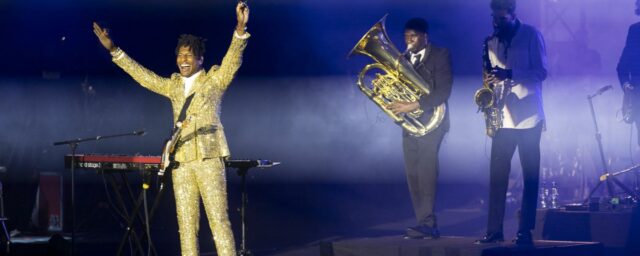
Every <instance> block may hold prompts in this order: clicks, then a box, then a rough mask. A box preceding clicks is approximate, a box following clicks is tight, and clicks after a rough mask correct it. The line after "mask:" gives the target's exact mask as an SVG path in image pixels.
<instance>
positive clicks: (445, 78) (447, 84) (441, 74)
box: [404, 45, 453, 136]
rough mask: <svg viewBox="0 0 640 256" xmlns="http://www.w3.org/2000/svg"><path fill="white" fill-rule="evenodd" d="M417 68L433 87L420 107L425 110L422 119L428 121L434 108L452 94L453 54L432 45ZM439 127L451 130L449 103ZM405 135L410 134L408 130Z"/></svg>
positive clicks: (421, 99) (407, 56)
mask: <svg viewBox="0 0 640 256" xmlns="http://www.w3.org/2000/svg"><path fill="white" fill-rule="evenodd" d="M405 57H406V58H407V59H409V60H410V59H411V58H410V57H411V56H410V55H409V54H407V55H406V56H405ZM415 69H416V71H417V72H418V74H420V76H422V78H423V79H424V80H425V81H426V82H427V83H428V84H429V86H430V88H431V93H430V94H429V95H423V96H422V97H421V98H420V107H421V108H422V109H423V110H424V114H423V115H422V116H421V117H420V120H421V121H423V122H427V121H428V120H429V119H430V118H431V116H432V115H433V109H434V108H435V107H437V106H439V105H441V104H442V103H447V100H448V99H449V96H450V95H451V85H452V84H453V76H452V74H451V55H450V54H449V50H448V49H446V48H441V47H437V46H434V45H431V52H430V53H429V55H428V56H426V58H422V60H421V62H420V64H418V66H416V67H415ZM438 129H443V130H444V131H445V132H446V131H449V106H448V105H447V111H446V113H445V117H444V120H442V124H440V127H438ZM404 135H405V136H410V135H409V134H408V133H407V132H406V131H405V132H404Z"/></svg>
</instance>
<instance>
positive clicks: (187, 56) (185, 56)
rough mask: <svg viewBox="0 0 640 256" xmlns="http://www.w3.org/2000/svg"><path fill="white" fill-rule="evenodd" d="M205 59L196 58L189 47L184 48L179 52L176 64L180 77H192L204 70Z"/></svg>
mask: <svg viewBox="0 0 640 256" xmlns="http://www.w3.org/2000/svg"><path fill="white" fill-rule="evenodd" d="M202 61H203V58H202V57H201V56H200V57H198V56H195V55H194V54H193V51H191V48H190V47H189V46H182V47H180V49H179V50H178V56H177V57H176V64H177V65H178V70H180V75H182V76H183V77H190V76H192V75H193V74H195V73H196V72H198V71H200V69H202Z"/></svg>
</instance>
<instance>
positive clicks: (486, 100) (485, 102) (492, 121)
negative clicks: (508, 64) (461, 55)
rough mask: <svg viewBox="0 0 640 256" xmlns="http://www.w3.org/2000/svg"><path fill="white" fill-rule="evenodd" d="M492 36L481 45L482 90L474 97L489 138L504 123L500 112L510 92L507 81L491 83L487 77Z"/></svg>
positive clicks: (489, 71) (489, 67) (489, 70)
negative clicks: (482, 114) (482, 116)
mask: <svg viewBox="0 0 640 256" xmlns="http://www.w3.org/2000/svg"><path fill="white" fill-rule="evenodd" d="M493 38H494V36H489V37H487V39H485V40H484V44H483V45H482V48H483V52H482V88H480V89H478V90H477V91H476V94H475V96H474V99H475V102H476V104H477V105H478V111H482V113H484V120H485V125H486V129H487V135H488V136H489V137H492V138H493V136H495V134H496V132H497V131H498V129H500V128H502V125H503V121H504V113H503V111H502V109H503V107H504V104H505V98H506V96H507V94H508V93H509V92H510V91H511V88H510V86H509V81H505V82H504V83H495V84H494V83H491V82H489V79H488V77H489V76H490V75H491V74H490V73H491V70H492V69H493V66H492V65H491V60H490V59H489V46H488V44H489V41H490V40H491V39H493Z"/></svg>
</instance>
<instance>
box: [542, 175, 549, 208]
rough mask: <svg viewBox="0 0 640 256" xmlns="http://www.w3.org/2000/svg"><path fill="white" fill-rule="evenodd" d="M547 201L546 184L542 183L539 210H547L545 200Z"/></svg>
mask: <svg viewBox="0 0 640 256" xmlns="http://www.w3.org/2000/svg"><path fill="white" fill-rule="evenodd" d="M548 199H549V189H548V188H547V184H546V183H545V182H544V181H543V182H542V184H541V185H540V208H542V209H547V208H549V205H548V204H547V200H548Z"/></svg>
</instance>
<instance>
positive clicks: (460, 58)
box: [0, 0, 637, 254]
mask: <svg viewBox="0 0 640 256" xmlns="http://www.w3.org/2000/svg"><path fill="white" fill-rule="evenodd" d="M633 3H634V1H631V0H625V1H622V0H621V1H615V2H611V1H606V0H572V1H551V0H540V1H524V0H522V1H519V5H518V9H517V14H518V15H519V17H520V18H521V19H522V20H523V21H524V22H526V23H530V24H533V25H535V26H536V27H538V28H539V29H540V30H541V31H542V33H543V35H544V37H545V41H546V43H547V54H548V60H549V74H550V75H549V78H548V79H547V81H546V82H545V85H544V98H545V110H546V112H547V119H548V121H547V124H548V127H547V128H548V129H547V131H546V132H545V133H544V134H543V139H542V154H543V160H542V166H543V168H542V178H543V180H544V181H545V182H547V183H550V182H552V181H553V182H557V183H558V184H559V186H560V187H561V189H562V190H561V199H562V200H563V202H576V201H579V200H580V199H581V198H583V197H585V196H586V195H585V193H587V192H588V191H589V190H590V188H592V187H593V185H594V183H595V181H596V180H597V178H596V177H597V176H596V175H597V174H598V173H600V172H601V171H600V170H601V166H599V162H596V161H595V160H592V159H596V158H595V157H594V156H596V155H595V154H596V153H597V151H595V150H596V148H595V143H594V142H595V141H594V140H593V132H594V131H593V128H592V123H591V122H592V121H591V119H590V116H589V112H588V109H587V106H588V105H587V104H586V100H585V96H586V95H588V94H590V93H593V92H594V91H596V90H597V89H598V88H600V87H602V86H604V85H607V84H613V85H616V86H615V90H614V91H612V92H607V94H604V95H602V96H601V97H600V98H598V99H596V101H595V104H596V109H597V117H598V121H599V122H600V125H601V127H600V128H601V131H602V134H603V142H604V146H605V153H606V156H607V160H608V163H609V165H610V166H609V168H611V169H616V168H621V167H624V166H627V165H629V164H631V163H633V161H634V159H633V156H634V155H637V148H636V147H635V145H634V144H633V143H631V142H632V141H634V140H635V136H636V135H635V134H631V129H630V127H629V126H627V125H625V124H623V123H621V122H619V121H618V120H619V115H618V110H619V106H620V99H621V97H622V93H621V91H620V90H619V89H618V87H617V80H616V77H615V65H616V64H617V60H618V58H619V55H620V52H621V51H622V47H623V45H624V40H625V36H626V30H627V28H628V26H629V25H630V24H632V23H633V22H635V21H636V20H637V18H636V17H635V16H634V15H633V11H632V10H633ZM249 5H250V7H251V16H250V21H249V25H248V31H249V32H250V33H251V35H252V36H251V39H250V42H249V46H248V47H247V49H246V51H245V57H244V62H243V65H242V67H241V69H240V71H239V73H238V76H237V78H236V80H235V81H234V83H233V84H232V86H231V87H230V89H229V91H228V92H227V94H226V96H225V100H224V102H223V104H222V109H223V110H222V121H223V124H224V125H225V130H226V133H227V137H228V141H229V145H230V148H231V152H232V157H233V158H237V159H242V158H248V159H256V158H263V159H272V160H275V161H281V162H282V165H280V166H278V167H275V168H271V169H267V170H252V172H251V173H250V178H249V181H248V182H249V187H248V188H249V193H250V198H251V201H250V210H249V221H250V226H249V227H250V232H249V241H250V245H252V246H253V247H254V248H256V249H259V250H263V251H273V250H278V249H283V248H288V247H292V246H302V245H304V244H306V243H312V242H313V241H318V240H320V239H332V238H336V237H341V236H355V235H374V234H396V233H400V232H401V231H402V228H404V226H407V225H411V224H412V218H413V217H412V210H411V205H410V200H409V195H408V193H407V189H406V184H405V180H404V179H405V178H404V172H403V163H402V154H401V146H400V142H401V138H400V129H399V128H398V127H396V126H395V125H394V124H393V123H391V122H390V121H389V120H388V118H387V117H386V116H384V114H383V113H381V111H379V109H378V108H377V107H375V106H374V105H373V104H372V103H371V102H370V101H369V100H367V99H366V97H364V96H363V95H362V94H361V93H360V92H359V91H358V89H357V88H356V86H355V79H356V78H355V76H356V74H357V73H358V72H359V70H360V69H361V67H362V66H363V65H364V64H365V63H368V62H369V60H368V59H367V58H365V57H362V56H354V57H352V58H351V59H347V58H346V56H347V54H348V53H349V51H350V50H351V49H352V47H353V46H354V45H355V43H356V42H357V40H359V39H360V37H361V36H362V35H363V34H364V33H365V32H366V31H367V29H368V28H369V27H370V26H372V25H373V24H374V23H375V22H376V21H378V20H379V19H380V18H381V17H382V16H383V15H384V14H387V13H388V14H389V16H388V19H387V24H386V25H387V30H388V33H389V36H390V37H391V40H392V41H393V42H395V44H396V46H397V47H398V48H399V49H404V44H403V41H402V28H403V24H404V22H405V21H406V20H407V19H408V18H410V17H415V16H420V17H424V18H426V19H427V20H428V21H429V23H430V25H431V30H430V38H431V39H432V40H433V41H434V43H436V44H438V45H440V46H444V47H447V48H449V49H450V50H451V53H452V59H453V71H454V76H455V82H454V90H453V92H452V95H451V99H450V101H449V103H450V106H451V120H452V129H451V131H450V133H449V134H448V135H447V137H446V139H445V142H444V144H443V147H442V150H441V166H442V168H441V169H442V170H441V175H440V181H441V187H440V188H441V189H440V193H439V201H438V207H439V211H440V212H441V213H442V214H441V216H442V215H444V216H443V217H442V218H443V220H442V221H443V222H444V223H446V224H445V226H444V227H443V230H442V232H443V233H444V234H445V235H480V234H481V233H482V231H483V228H484V223H485V216H484V213H485V211H484V207H485V200H486V193H487V191H488V188H487V187H486V186H487V183H488V161H487V157H488V149H489V148H490V141H489V140H487V138H486V136H485V135H484V128H483V127H484V121H483V119H482V117H481V116H480V114H477V113H475V110H476V108H475V105H474V103H473V93H474V92H475V90H476V89H477V88H479V87H480V86H481V80H480V75H481V69H480V68H481V66H480V61H481V60H480V55H481V42H482V40H483V39H484V37H486V36H487V35H488V34H489V33H491V26H490V19H489V18H490V17H489V14H490V11H489V7H488V1H467V0H452V1H451V0H448V1H445V0H427V1H416V0H407V1H383V0H375V1H371V0H369V1H365V0H355V1H337V0H335V1H334V0H330V1H312V0H302V1H289V0H270V1H255V2H254V1H249ZM234 7H235V1H203V0H186V1H175V0H163V1H147V0H144V1H124V0H116V1H96V0H89V1H79V0H62V1H34V0H26V1H11V0H4V1H0V34H1V35H2V36H1V37H0V49H1V50H0V60H2V61H0V128H1V129H2V131H3V132H2V135H0V166H6V167H7V172H6V173H4V174H2V175H3V176H2V177H0V178H3V182H5V184H6V185H5V195H4V196H5V199H6V201H7V212H8V214H9V217H10V218H11V221H10V222H9V224H10V225H11V228H12V229H13V228H17V229H20V230H29V229H33V227H32V226H33V223H31V224H30V222H33V221H30V218H31V217H30V216H31V212H32V209H33V205H34V203H35V195H36V192H35V189H36V187H37V181H38V175H39V174H40V173H43V172H46V173H57V174H60V175H63V176H64V177H65V188H66V189H67V190H65V199H66V200H65V203H66V207H65V211H66V214H65V218H66V219H67V221H68V218H69V216H70V214H69V212H70V207H69V193H68V188H69V182H68V181H69V180H68V178H69V173H68V171H66V170H64V169H63V161H62V158H63V156H64V155H65V154H67V153H68V152H69V149H68V148H66V147H54V146H52V143H53V142H54V141H58V140H65V139H72V138H79V137H90V136H96V135H106V134H114V133H124V132H130V131H133V130H138V129H145V130H146V131H147V135H146V136H143V137H129V138H120V139H112V140H104V141H100V142H90V143H86V144H82V145H80V147H79V152H80V153H100V154H127V155H131V154H142V155H159V154H160V149H161V147H162V143H163V141H164V139H165V138H167V137H168V136H169V131H170V128H171V125H172V124H171V113H170V106H169V102H168V101H166V100H165V99H164V98H163V97H161V96H158V95H155V94H153V93H152V92H150V91H147V90H145V89H144V88H141V87H139V86H138V85H137V84H136V83H135V82H134V81H133V80H132V79H131V78H130V77H128V75H126V74H125V73H124V72H122V71H121V70H120V69H119V68H118V67H117V66H115V65H114V64H113V63H112V62H111V60H110V56H109V54H108V53H107V52H106V51H105V50H104V49H103V48H102V46H100V44H99V42H98V41H97V39H96V38H95V35H94V34H93V32H92V26H91V23H92V22H93V21H97V22H99V23H100V24H101V25H103V26H105V27H108V28H109V29H110V31H111V35H112V37H113V39H114V41H115V43H116V44H117V45H118V46H120V47H121V48H122V49H123V50H125V51H126V52H127V53H128V54H129V55H130V56H132V57H133V58H134V59H136V60H137V61H138V62H140V63H141V64H143V65H144V66H146V67H147V68H149V69H151V70H154V71H155V72H156V73H158V74H159V75H163V76H169V75H170V74H171V73H173V72H176V67H175V54H174V49H175V44H176V42H177V38H178V36H179V35H180V34H182V33H193V34H196V35H199V36H202V37H205V38H207V39H208V41H207V53H206V54H205V65H206V66H210V65H213V64H218V63H219V62H220V59H221V58H222V56H223V55H224V53H225V52H226V49H227V47H228V44H229V42H230V39H231V36H232V32H233V28H234V27H235V17H234V15H235V14H234ZM517 161H518V159H517V157H516V158H515V159H514V168H513V175H512V176H513V179H512V190H511V191H512V193H513V194H512V195H511V198H512V199H513V200H512V201H511V202H512V203H513V204H511V206H510V207H511V208H517V206H518V205H519V197H518V193H519V192H518V191H519V186H520V185H519V183H520V177H519V175H520V174H519V172H520V168H519V164H517V163H518V162H517ZM130 176H131V178H132V181H133V183H134V184H137V183H135V182H136V179H135V178H134V176H135V175H134V174H131V175H130ZM228 176H229V184H230V187H229V198H230V199H229V200H230V206H231V207H230V209H231V210H230V216H231V218H232V222H233V225H234V228H236V231H237V228H238V226H239V225H238V218H239V217H238V214H237V212H236V211H235V209H236V208H237V205H238V203H239V193H238V191H239V187H238V183H239V179H238V178H237V177H236V176H235V173H234V172H233V170H229V171H228ZM77 178H78V191H80V192H79V196H78V202H79V203H78V204H79V207H78V216H79V217H78V218H79V219H80V220H79V223H80V225H79V228H78V229H79V230H80V231H81V232H82V234H83V236H84V237H89V238H90V237H99V239H102V240H105V241H106V240H109V239H111V240H118V238H119V232H121V230H122V226H121V225H122V224H121V220H119V218H118V217H117V215H116V213H115V212H113V210H110V208H109V207H107V206H108V200H107V197H106V194H105V188H104V185H103V180H102V177H101V176H99V175H96V174H95V172H94V171H86V170H79V171H78V172H77ZM624 180H625V182H627V183H628V184H630V185H634V184H635V177H634V176H633V175H630V176H627V177H624ZM172 197H173V195H171V194H170V193H169V194H168V195H165V199H166V200H164V201H163V204H162V206H161V209H160V211H159V215H158V217H157V219H156V220H155V221H156V223H157V224H156V225H154V230H155V229H157V231H154V234H155V237H157V239H159V240H161V241H167V242H166V243H164V244H165V245H164V246H166V250H167V252H175V251H176V250H178V248H177V246H178V242H177V230H176V223H175V214H174V212H175V209H174V208H173V207H174V206H173V202H172V201H173V200H172ZM459 209H465V210H469V211H462V210H459ZM465 213H468V214H465ZM509 216H510V215H509ZM511 218H512V216H511ZM203 220H204V218H203ZM65 224H67V227H65V229H66V230H67V231H68V222H67V223H65ZM202 227H203V228H202V229H203V232H209V231H208V228H205V227H206V222H203V225H202ZM236 236H237V238H236V240H238V238H239V237H238V236H239V233H237V232H236ZM201 238H202V239H203V240H202V242H201V246H202V248H203V251H207V250H208V251H211V250H212V249H211V247H212V244H211V243H210V242H209V238H210V235H208V234H207V233H203V234H201ZM105 244H106V245H105V248H104V250H105V251H109V250H114V248H113V245H111V244H109V243H105ZM168 254H171V253H168Z"/></svg>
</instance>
